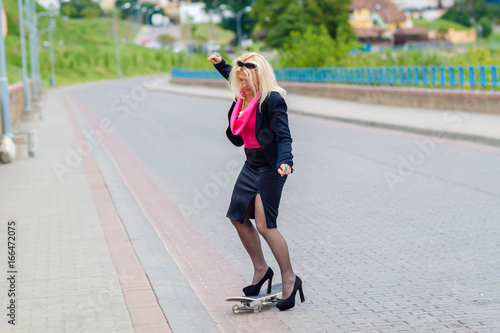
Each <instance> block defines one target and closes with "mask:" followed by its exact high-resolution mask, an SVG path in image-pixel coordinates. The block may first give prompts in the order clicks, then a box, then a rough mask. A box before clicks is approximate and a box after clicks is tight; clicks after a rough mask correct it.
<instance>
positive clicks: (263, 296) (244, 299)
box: [226, 283, 283, 313]
mask: <svg viewBox="0 0 500 333" xmlns="http://www.w3.org/2000/svg"><path fill="white" fill-rule="evenodd" d="M271 290H272V292H271V293H270V294H268V293H267V288H266V289H264V290H263V291H261V292H260V294H258V295H257V296H238V297H228V298H226V301H227V302H240V303H241V304H242V306H240V305H238V304H235V305H233V313H238V312H240V311H241V310H244V311H253V312H255V313H258V312H260V311H261V310H262V305H268V304H274V303H278V302H279V301H280V300H281V298H280V297H281V292H282V291H283V284H281V283H278V284H273V286H272V289H271ZM258 301H260V304H255V305H254V306H252V302H258Z"/></svg>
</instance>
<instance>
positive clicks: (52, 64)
mask: <svg viewBox="0 0 500 333" xmlns="http://www.w3.org/2000/svg"><path fill="white" fill-rule="evenodd" d="M53 15H54V10H53V9H52V8H51V9H50V10H49V11H48V12H42V13H39V14H37V15H34V17H35V22H38V19H39V18H40V17H42V16H48V20H49V24H48V26H47V28H44V29H42V30H40V34H38V28H37V26H36V25H35V26H34V27H35V35H36V36H37V37H36V38H37V40H38V38H39V36H42V34H43V33H44V32H45V31H48V33H49V42H48V47H49V61H50V78H49V83H50V86H52V87H53V86H55V85H56V71H55V54H54V43H53V38H52V37H53V36H52V34H53V32H54V30H55V28H56V20H55V19H53V18H52V16H53ZM36 44H38V43H36ZM35 47H36V46H35ZM38 63H39V62H38Z"/></svg>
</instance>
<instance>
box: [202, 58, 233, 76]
mask: <svg viewBox="0 0 500 333" xmlns="http://www.w3.org/2000/svg"><path fill="white" fill-rule="evenodd" d="M207 60H208V61H210V62H211V63H212V64H214V66H215V69H217V70H218V71H219V73H220V74H221V75H222V76H223V77H224V78H225V79H226V80H229V73H231V69H232V67H231V65H228V64H226V62H225V61H224V59H222V57H221V56H220V54H218V53H214V54H212V55H211V56H210V57H208V59H207Z"/></svg>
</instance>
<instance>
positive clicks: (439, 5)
mask: <svg viewBox="0 0 500 333" xmlns="http://www.w3.org/2000/svg"><path fill="white" fill-rule="evenodd" d="M393 1H394V4H395V5H396V6H397V7H398V8H399V9H400V10H402V11H405V12H409V13H411V15H412V17H413V18H424V19H426V20H435V19H438V18H440V17H441V16H442V15H443V14H444V13H445V12H446V10H447V9H448V8H450V7H451V6H453V4H454V3H455V0H419V1H415V0H393Z"/></svg>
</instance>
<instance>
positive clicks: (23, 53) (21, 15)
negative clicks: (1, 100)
mask: <svg viewBox="0 0 500 333" xmlns="http://www.w3.org/2000/svg"><path fill="white" fill-rule="evenodd" d="M17 5H18V8H19V38H20V39H21V62H22V67H23V88H24V109H25V110H31V105H30V89H29V86H28V63H27V61H26V41H25V39H24V10H23V0H17ZM33 80H35V78H33Z"/></svg>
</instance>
